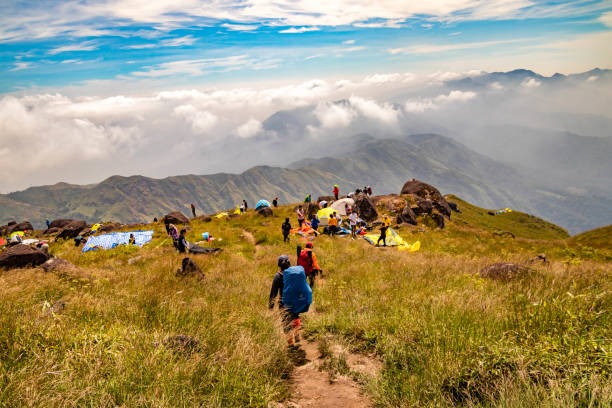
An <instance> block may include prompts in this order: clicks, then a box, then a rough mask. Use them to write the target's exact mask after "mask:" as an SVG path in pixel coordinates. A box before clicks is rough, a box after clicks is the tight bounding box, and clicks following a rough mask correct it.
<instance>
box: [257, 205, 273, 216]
mask: <svg viewBox="0 0 612 408" xmlns="http://www.w3.org/2000/svg"><path fill="white" fill-rule="evenodd" d="M257 214H259V215H261V216H263V217H271V216H272V215H274V212H272V209H271V208H270V207H261V208H260V209H258V210H257Z"/></svg>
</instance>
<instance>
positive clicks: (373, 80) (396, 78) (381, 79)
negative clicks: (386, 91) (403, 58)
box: [364, 73, 414, 85]
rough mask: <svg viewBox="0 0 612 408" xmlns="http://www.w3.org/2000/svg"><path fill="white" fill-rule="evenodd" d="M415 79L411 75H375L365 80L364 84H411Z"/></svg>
mask: <svg viewBox="0 0 612 408" xmlns="http://www.w3.org/2000/svg"><path fill="white" fill-rule="evenodd" d="M413 79H414V75H413V74H411V73H404V74H399V73H392V74H373V75H368V76H367V77H365V78H364V82H366V83H369V84H378V85H381V84H386V83H389V82H410V81H412V80H413Z"/></svg>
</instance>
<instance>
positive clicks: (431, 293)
mask: <svg viewBox="0 0 612 408" xmlns="http://www.w3.org/2000/svg"><path fill="white" fill-rule="evenodd" d="M340 185H341V187H342V184H341V183H340ZM396 190H397V191H396V193H394V194H385V195H377V194H376V193H374V194H373V195H371V196H370V195H368V194H365V193H363V192H356V193H355V194H353V195H352V197H351V198H350V200H349V198H347V197H346V191H345V192H344V193H343V194H341V196H340V197H339V199H338V200H335V199H334V197H333V196H329V195H326V196H321V197H318V199H317V197H315V196H314V195H313V196H312V202H309V203H308V202H307V203H304V202H299V201H295V202H286V201H283V200H281V201H280V203H279V205H278V206H274V205H273V204H270V202H271V201H272V198H273V197H258V199H259V201H255V202H253V201H252V200H249V204H250V207H248V208H247V209H246V211H241V208H240V207H232V208H225V209H224V210H223V211H218V212H215V213H209V214H202V213H201V212H199V213H198V214H197V215H196V213H195V210H194V213H193V214H187V211H185V213H182V211H181V210H183V209H184V206H179V207H177V208H175V210H176V211H173V212H171V213H170V212H169V213H168V214H166V215H165V216H164V217H161V215H160V218H159V220H158V221H157V222H151V223H139V224H132V225H125V224H120V223H117V222H111V221H107V222H102V220H100V222H99V223H97V224H94V225H91V224H89V223H88V222H86V221H84V220H79V219H76V220H73V219H58V220H50V222H49V225H48V228H47V229H46V230H41V229H34V228H33V227H32V224H30V223H29V222H28V221H24V220H16V222H14V223H9V224H7V225H4V226H2V227H0V232H1V235H2V236H6V237H7V238H8V239H7V240H6V241H9V242H6V243H8V244H9V245H8V246H7V247H6V248H5V249H4V250H3V251H2V253H0V267H4V269H0V406H24V405H25V406H39V405H43V404H45V405H46V404H50V405H52V406H75V405H76V406H109V407H110V406H142V405H147V406H161V407H174V406H207V407H227V406H245V407H246V406H257V407H279V408H280V407H286V408H289V407H307V406H318V407H333V406H351V407H353V406H354V407H370V406H381V407H397V406H456V405H460V406H494V407H502V406H504V407H508V406H510V407H526V406H529V407H539V406H567V407H570V406H609V405H610V404H612V386H611V384H612V381H610V380H611V379H610V375H611V373H612V370H611V369H612V361H611V360H610V354H609V353H610V346H611V341H612V333H611V331H610V327H612V321H611V318H610V310H611V306H612V279H611V278H612V267H611V261H612V248H611V247H610V237H611V231H610V228H611V227H610V226H608V227H604V228H600V229H597V230H593V231H589V232H586V233H583V234H579V235H574V236H571V237H570V235H569V234H568V233H567V231H566V230H565V229H563V228H561V227H559V226H557V225H555V224H552V223H550V222H547V221H545V220H543V219H541V218H538V217H535V216H533V215H530V214H527V213H524V212H521V211H518V210H516V209H513V208H482V207H479V206H476V205H473V204H472V203H470V202H468V201H466V200H464V199H462V198H461V197H460V196H458V195H444V196H443V195H442V194H440V191H439V190H438V189H437V188H436V187H435V186H433V185H430V184H427V183H426V182H422V181H419V180H415V179H412V180H409V181H407V182H406V183H405V184H404V185H403V187H402V188H401V189H396ZM307 194H308V192H307V191H306V192H303V194H302V195H303V196H306V195H307ZM328 194H331V186H330V189H329V193H328ZM336 201H337V202H338V203H342V205H341V206H337V207H332V206H333V204H334V202H336ZM234 202H238V200H235V201H234ZM322 202H327V205H321V203H322ZM345 203H346V204H347V206H346V207H345V205H344V204H345ZM298 205H302V206H303V207H304V208H305V209H306V210H307V211H306V212H309V213H317V214H321V215H322V216H321V217H320V218H321V219H324V217H323V216H325V217H329V215H327V214H329V212H328V211H327V212H326V211H323V210H325V209H326V208H327V209H329V208H332V209H335V208H337V209H338V212H342V210H345V209H349V212H352V211H357V212H358V213H359V215H360V216H361V217H362V219H363V220H364V225H363V230H362V234H363V235H359V236H358V237H357V239H351V235H350V233H346V231H344V229H345V228H346V224H341V228H340V229H339V230H338V233H337V234H325V233H323V232H324V231H325V230H326V228H329V225H330V224H329V222H328V221H327V220H325V222H323V223H322V225H321V226H320V227H319V228H318V234H314V233H312V232H311V229H312V228H310V229H308V228H307V225H306V224H305V225H304V228H297V221H296V208H298ZM256 206H257V207H258V208H257V209H256V208H255V207H256ZM322 207H326V208H322ZM188 215H194V216H193V217H189V216H188ZM286 218H289V220H290V222H291V224H292V227H293V229H292V230H291V233H290V234H289V242H284V241H283V236H282V233H281V224H282V223H283V221H284V220H285V219H286ZM308 219H310V218H309V217H308ZM386 219H388V220H389V221H388V223H389V225H388V227H389V228H390V231H392V232H393V234H395V235H393V234H391V233H389V234H388V235H387V236H388V237H389V242H387V243H388V244H389V246H386V247H383V246H382V245H381V246H378V247H377V246H376V245H374V242H372V239H371V238H369V236H373V237H374V241H375V238H376V237H377V236H378V235H379V234H380V227H381V226H383V225H386V222H387V221H385V220H386ZM164 220H165V221H167V224H170V223H172V224H174V225H176V226H177V227H178V229H183V228H184V229H185V231H186V233H185V237H186V240H187V241H189V243H191V244H197V246H198V247H199V248H201V249H202V251H194V252H192V253H186V254H182V253H179V252H178V251H177V250H176V249H175V247H174V246H173V240H172V238H171V237H170V236H169V233H168V230H167V225H166V224H165V223H164ZM345 220H346V217H343V221H345ZM23 231H27V232H26V233H25V234H23ZM19 232H22V234H18V233H19ZM130 235H132V236H130ZM16 236H19V238H15V239H16V240H19V241H21V243H17V244H14V245H10V241H11V240H12V239H13V238H14V237H16ZM75 238H78V239H77V240H76V241H75ZM81 238H83V240H81ZM132 238H133V239H134V240H133V241H132V242H133V243H132V244H130V243H129V239H132ZM392 238H393V239H392ZM28 239H29V240H30V241H29V242H27V240H28ZM26 242H27V245H26ZM417 242H418V243H419V245H418V246H416V245H414V244H415V243H417ZM307 243H311V244H313V247H314V249H313V251H314V252H316V256H317V259H318V262H319V265H320V268H321V270H322V274H320V275H319V276H317V277H316V279H315V281H314V282H315V283H314V285H313V286H312V304H311V306H310V310H309V311H308V312H306V313H303V314H302V315H301V321H302V325H303V327H302V337H303V338H302V339H301V343H299V346H298V347H297V348H291V347H289V348H288V347H287V338H286V335H285V333H284V332H283V324H282V322H281V316H280V312H279V311H278V309H269V308H268V293H269V291H270V284H271V282H272V279H273V277H274V275H275V273H276V271H277V270H278V267H277V259H278V258H279V256H280V255H282V254H285V255H288V256H289V259H290V261H291V264H292V265H294V264H295V262H296V256H297V254H296V248H297V247H298V246H299V247H304V246H305V245H306V244H307ZM105 248H107V249H105ZM16 249H17V250H16ZM11 251H13V252H14V253H13V252H11ZM196 252H197V253H196ZM185 258H189V259H190V260H191V264H190V265H191V266H190V267H189V268H186V267H185V265H186V262H185ZM190 268H191V269H190Z"/></svg>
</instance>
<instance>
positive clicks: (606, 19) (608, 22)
mask: <svg viewBox="0 0 612 408" xmlns="http://www.w3.org/2000/svg"><path fill="white" fill-rule="evenodd" d="M599 21H601V22H602V23H603V24H604V25H605V26H606V27H612V11H609V12H607V13H604V14H602V15H601V17H599Z"/></svg>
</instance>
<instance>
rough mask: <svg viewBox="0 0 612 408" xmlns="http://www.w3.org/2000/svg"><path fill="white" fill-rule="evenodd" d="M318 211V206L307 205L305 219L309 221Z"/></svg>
mask: <svg viewBox="0 0 612 408" xmlns="http://www.w3.org/2000/svg"><path fill="white" fill-rule="evenodd" d="M320 209H321V207H319V204H317V203H308V208H306V219H307V220H309V219H311V218H312V217H313V216H314V215H316V214H317V212H319V210H320Z"/></svg>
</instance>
